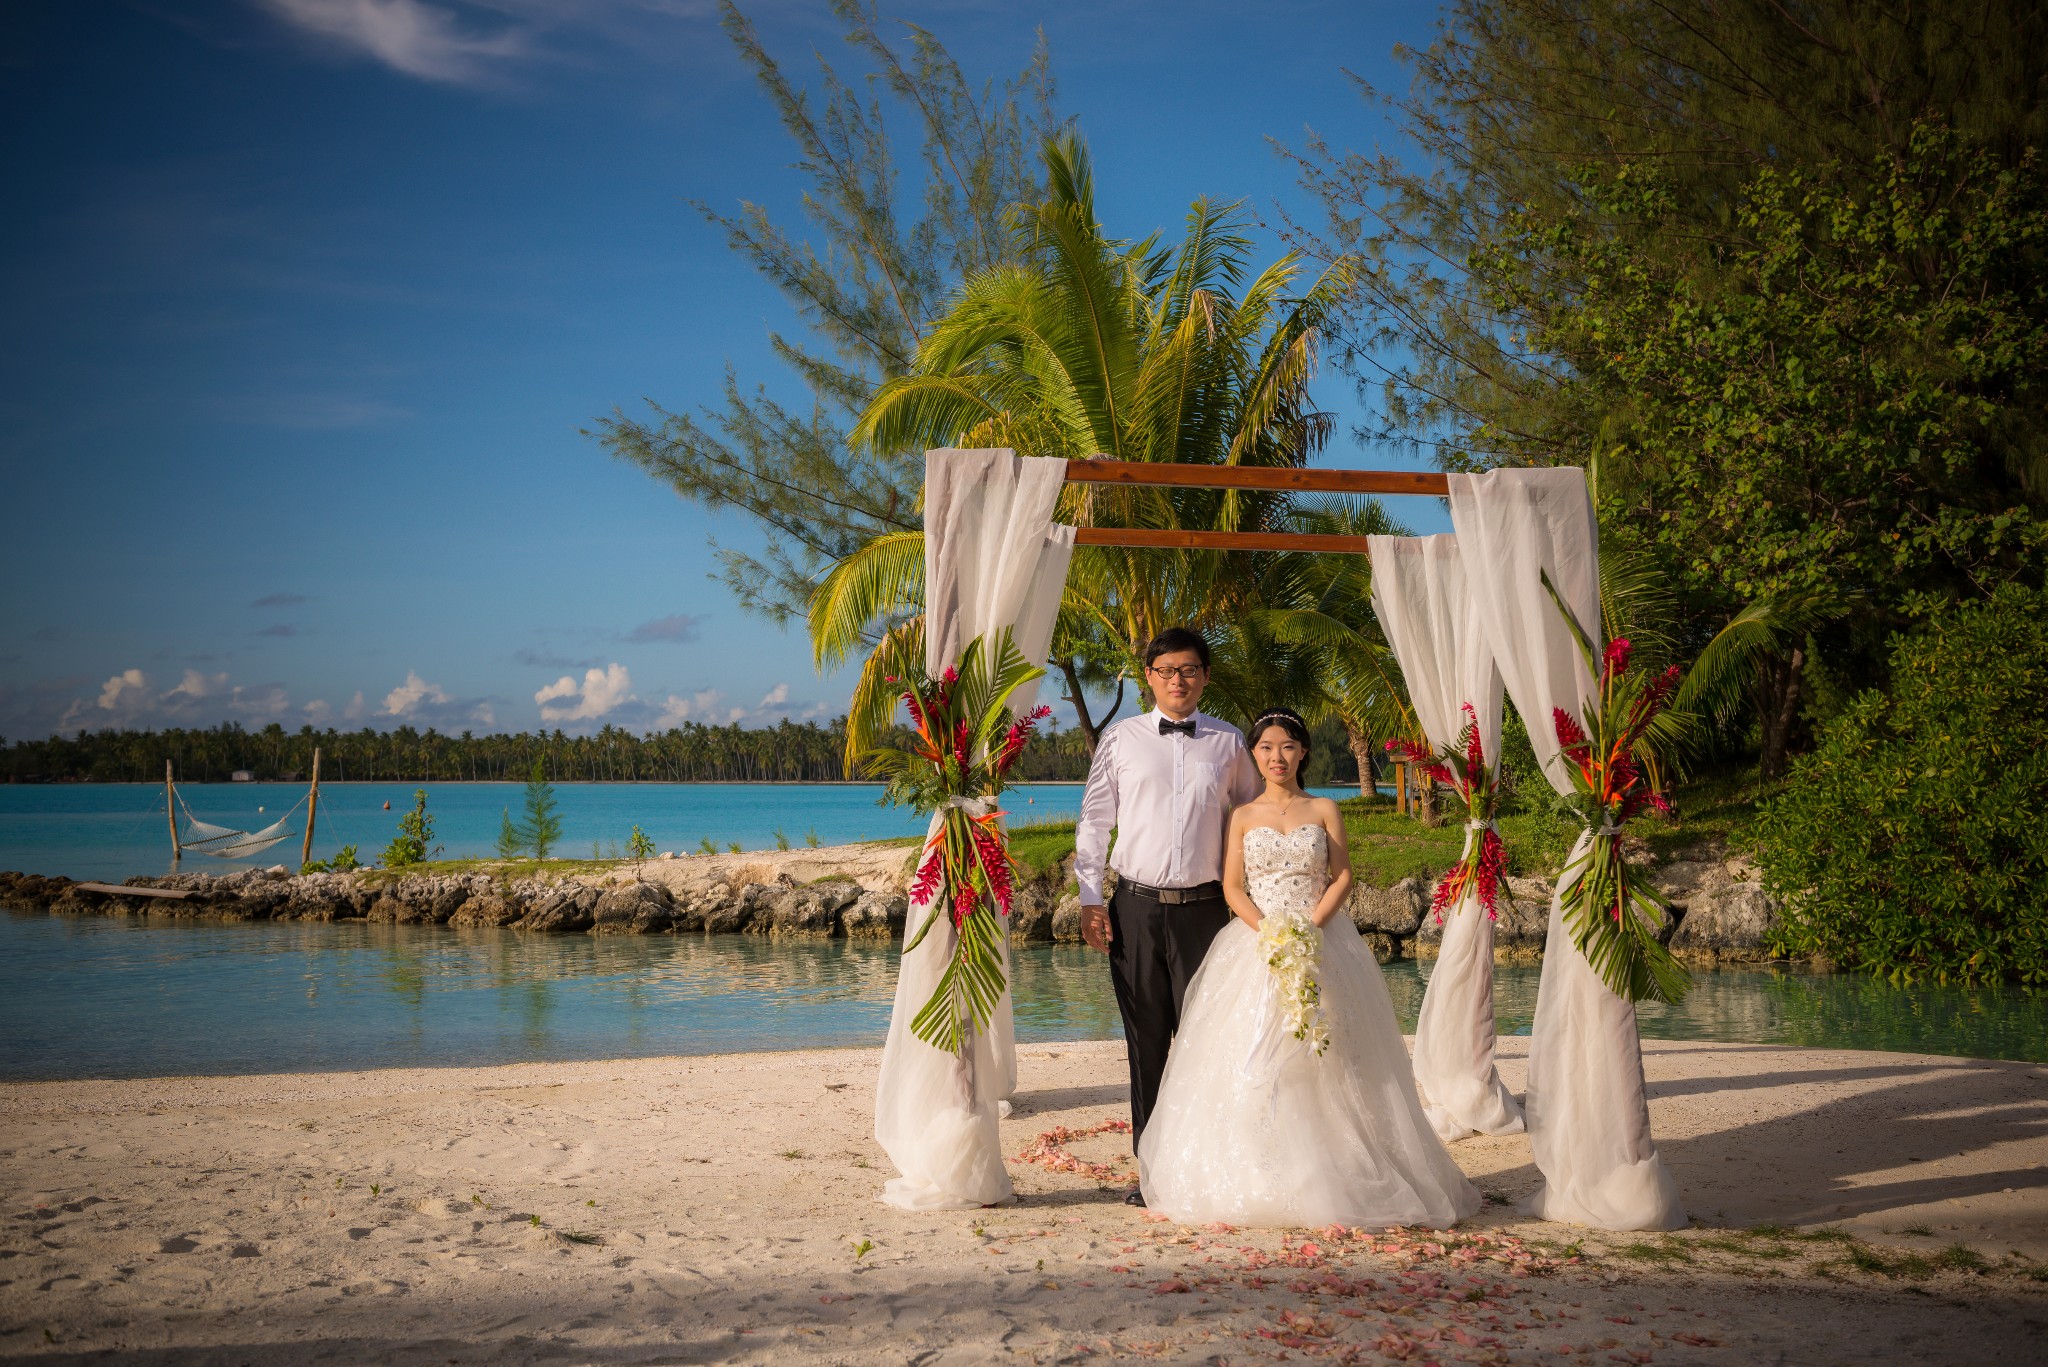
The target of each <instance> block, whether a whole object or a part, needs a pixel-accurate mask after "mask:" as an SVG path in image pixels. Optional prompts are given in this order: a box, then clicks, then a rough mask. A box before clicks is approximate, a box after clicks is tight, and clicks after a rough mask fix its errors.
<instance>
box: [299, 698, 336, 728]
mask: <svg viewBox="0 0 2048 1367" xmlns="http://www.w3.org/2000/svg"><path fill="white" fill-rule="evenodd" d="M299 710H300V711H301V712H304V713H305V714H306V725H308V726H325V725H327V723H328V722H330V721H332V720H333V719H334V706H333V704H332V703H330V702H328V701H327V699H325V698H315V699H313V701H311V702H309V703H307V704H306V705H305V706H304V707H302V708H300V709H299Z"/></svg>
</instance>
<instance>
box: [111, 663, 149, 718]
mask: <svg viewBox="0 0 2048 1367" xmlns="http://www.w3.org/2000/svg"><path fill="white" fill-rule="evenodd" d="M148 693H149V675H147V674H145V673H143V672H142V671H141V670H139V669H124V670H122V671H121V672H120V673H119V674H116V675H115V676H114V677H113V678H111V679H109V680H107V682H106V683H105V685H103V686H102V687H101V689H100V710H102V711H105V712H121V711H127V710H129V709H131V708H133V707H135V706H136V705H137V703H138V702H140V701H141V699H143V698H144V697H146V696H147V695H148Z"/></svg>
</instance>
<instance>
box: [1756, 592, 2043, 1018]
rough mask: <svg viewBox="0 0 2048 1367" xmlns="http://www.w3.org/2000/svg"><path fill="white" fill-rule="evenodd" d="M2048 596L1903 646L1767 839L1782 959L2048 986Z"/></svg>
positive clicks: (2007, 601)
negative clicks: (1884, 681)
mask: <svg viewBox="0 0 2048 1367" xmlns="http://www.w3.org/2000/svg"><path fill="white" fill-rule="evenodd" d="M2044 700H2048V593H2043V592H2041V591H2039V590H2035V589H2027V588H2022V587H2020V586H2018V585H2009V586H2006V587H2004V588H2001V589H2000V590H1998V592H1997V593H1996V594H1995V595H1994V596H1993V597H1991V598H1990V599H1989V600H1988V601H1983V602H1978V603H1974V604H1970V605H1967V606H1964V607H1959V608H1956V609H1953V610H1951V611H1948V612H1946V613H1943V614H1941V615H1940V616H1938V617H1936V618H1934V619H1933V620H1931V621H1930V623H1929V624H1928V626H1927V627H1926V629H1925V630H1923V631H1921V632H1918V633H1915V634H1913V635H1910V636H1900V637H1895V638H1893V641H1892V645H1891V687H1890V689H1889V691H1886V692H1877V691H1871V692H1866V693H1864V694H1862V695H1860V696H1859V697H1857V698H1856V699H1855V700H1853V701H1852V702H1851V703H1850V704H1849V706H1848V707H1847V708H1846V709H1845V710H1844V711H1843V712H1842V714H1841V715H1839V716H1838V717H1836V718H1835V719H1834V720H1833V721H1831V722H1830V723H1829V724H1828V725H1827V727H1826V729H1825V731H1824V732H1823V734H1822V736H1821V738H1820V742H1819V745H1818V746H1817V748H1816V749H1815V750H1814V752H1813V753H1812V754H1810V755H1807V756H1805V757H1804V758H1802V759H1800V760H1799V761H1797V763H1796V764H1795V765H1794V766H1793V769H1792V772H1791V775H1790V777H1789V780H1788V782H1787V784H1786V787H1785V790H1784V791H1783V792H1782V793H1780V794H1779V795H1778V796H1776V797H1775V798H1773V799H1771V800H1770V801H1769V802H1767V803H1766V804H1765V805H1764V807H1763V810H1762V811H1761V813H1760V814H1759V817H1758V820H1757V825H1756V827H1755V836H1754V838H1755V842H1756V853H1757V858H1758V862H1759V863H1760V864H1761V865H1762V866H1763V870H1764V886H1765V888H1766V889H1767V890H1768V891H1769V892H1770V893H1771V894H1772V895H1773V896H1775V897H1776V898H1777V899H1778V901H1779V904H1780V906H1781V908H1782V912H1781V920H1780V923H1779V925H1778V927H1777V929H1776V930H1775V931H1773V932H1772V939H1771V947H1772V949H1773V950H1774V951H1775V952H1777V953H1780V954H1785V955H1788V956H1793V957H1806V956H1818V957H1821V958H1826V959H1830V960H1833V961H1834V962H1835V963H1837V964H1840V965H1842V966H1844V967H1858V968H1866V969H1870V970H1872V971H1875V972H1878V973H1883V974H1886V975H1888V976H1889V977H1891V978H1892V979H1893V980H1894V981H1899V982H1906V981H1911V980H1913V979H1915V978H1933V979H1934V980H1936V981H1939V982H1948V981H1962V982H1979V981H1987V980H1994V979H2001V978H2003V979H2016V980H2018V981H2020V982H2024V983H2029V984H2035V985H2041V986H2048V702H2044Z"/></svg>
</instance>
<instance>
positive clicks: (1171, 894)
mask: <svg viewBox="0 0 2048 1367" xmlns="http://www.w3.org/2000/svg"><path fill="white" fill-rule="evenodd" d="M1116 887H1117V891H1118V892H1123V891H1125V890H1126V889H1128V890H1129V891H1131V892H1134V893H1136V894H1137V895H1138V896H1140V897H1146V898H1150V899H1151V900H1152V901H1154V902H1157V903H1159V904H1160V905H1161V906H1167V907H1177V906H1180V905H1181V904H1183V903H1186V902H1208V901H1213V900H1215V899H1216V898H1219V897H1221V896H1222V895H1223V884H1221V883H1219V882H1217V881H1216V880H1215V879H1213V878H1212V879H1210V880H1209V881H1208V882H1206V883H1197V884H1195V886H1193V887H1191V888H1155V887H1153V886H1152V885H1151V884H1150V883H1140V882H1139V881H1138V880H1137V879H1135V878H1119V879H1118V880H1117V884H1116Z"/></svg>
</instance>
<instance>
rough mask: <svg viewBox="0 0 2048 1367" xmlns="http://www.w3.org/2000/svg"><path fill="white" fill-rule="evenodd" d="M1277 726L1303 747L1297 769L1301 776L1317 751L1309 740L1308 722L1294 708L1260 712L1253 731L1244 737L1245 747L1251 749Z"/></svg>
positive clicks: (1271, 708) (1297, 773)
mask: <svg viewBox="0 0 2048 1367" xmlns="http://www.w3.org/2000/svg"><path fill="white" fill-rule="evenodd" d="M1276 726H1277V727H1279V728H1280V729H1281V730H1282V731H1285V732H1286V733H1287V737H1288V739H1289V740H1292V741H1293V742H1294V743H1295V744H1296V745H1299V746H1300V747H1301V749H1302V756H1301V766H1300V768H1298V769H1296V770H1295V774H1296V776H1297V777H1299V775H1300V773H1301V770H1302V769H1306V768H1307V767H1308V757H1309V755H1311V754H1313V753H1314V752H1315V746H1314V745H1312V744H1311V743H1310V742H1309V738H1308V723H1307V722H1305V721H1303V720H1302V719H1301V713H1299V712H1297V711H1295V710H1294V709H1293V708H1291V707H1269V708H1267V709H1266V710H1265V711H1263V712H1261V713H1259V715H1258V716H1257V718H1255V719H1254V720H1253V722H1252V729H1251V731H1250V732H1249V733H1247V734H1246V736H1245V738H1244V744H1245V748H1246V749H1250V748H1251V747H1252V746H1254V745H1257V744H1258V743H1259V737H1260V736H1263V735H1265V734H1266V733H1267V732H1268V731H1270V730H1272V729H1273V728H1274V727H1276Z"/></svg>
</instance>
